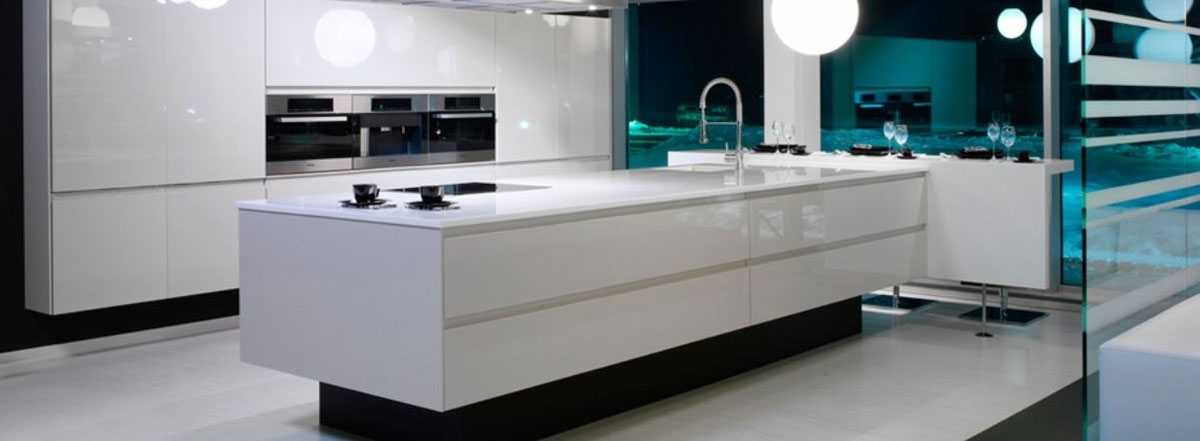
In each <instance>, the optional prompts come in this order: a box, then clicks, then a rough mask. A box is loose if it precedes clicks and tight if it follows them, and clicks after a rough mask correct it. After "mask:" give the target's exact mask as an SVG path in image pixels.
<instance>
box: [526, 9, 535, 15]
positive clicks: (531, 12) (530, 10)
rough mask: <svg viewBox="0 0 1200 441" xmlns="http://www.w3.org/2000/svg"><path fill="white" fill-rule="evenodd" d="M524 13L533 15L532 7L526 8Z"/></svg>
mask: <svg viewBox="0 0 1200 441" xmlns="http://www.w3.org/2000/svg"><path fill="white" fill-rule="evenodd" d="M525 15H533V10H532V9H526V10H525Z"/></svg>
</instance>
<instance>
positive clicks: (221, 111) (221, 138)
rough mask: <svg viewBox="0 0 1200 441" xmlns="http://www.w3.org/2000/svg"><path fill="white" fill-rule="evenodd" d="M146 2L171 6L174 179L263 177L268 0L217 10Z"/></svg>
mask: <svg viewBox="0 0 1200 441" xmlns="http://www.w3.org/2000/svg"><path fill="white" fill-rule="evenodd" d="M141 3H145V4H150V6H151V7H152V8H153V9H162V10H165V11H166V19H167V23H168V26H169V29H170V32H167V33H166V41H167V49H168V50H169V55H168V57H167V58H168V63H167V65H168V69H167V70H166V72H165V76H166V78H167V97H166V98H167V99H166V112H167V113H166V121H167V124H166V130H167V146H168V150H167V181H168V182H170V183H190V182H214V181H224V180H236V179H246V178H255V177H262V176H263V174H264V172H265V169H266V164H265V162H266V161H265V159H266V158H265V155H264V154H263V146H264V145H265V143H266V136H265V133H266V127H265V125H266V122H265V121H266V120H265V119H264V118H263V112H264V111H265V110H264V109H265V104H264V95H265V94H266V88H265V86H264V79H263V75H264V67H263V57H264V47H263V39H264V34H263V32H264V26H265V25H264V24H263V20H264V9H263V8H264V2H263V0H231V1H229V2H228V3H225V4H224V5H222V6H221V7H218V8H215V9H202V8H199V7H196V6H193V5H191V4H178V5H175V4H169V5H158V4H151V3H152V2H149V1H142V2H141ZM158 75H164V74H163V73H159V74H158ZM147 127H148V128H149V126H147Z"/></svg>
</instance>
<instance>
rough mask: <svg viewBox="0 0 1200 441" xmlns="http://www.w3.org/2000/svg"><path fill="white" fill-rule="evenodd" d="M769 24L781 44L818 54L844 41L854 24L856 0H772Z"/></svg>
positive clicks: (830, 50) (825, 52)
mask: <svg viewBox="0 0 1200 441" xmlns="http://www.w3.org/2000/svg"><path fill="white" fill-rule="evenodd" d="M771 25H772V26H774V27H775V34H776V35H778V36H779V39H780V40H783V44H785V45H787V47H789V48H791V49H792V50H794V51H796V52H799V53H802V54H805V55H821V54H827V53H830V52H833V51H835V50H837V48H839V47H842V45H843V44H846V40H849V39H850V36H851V35H854V29H855V28H856V27H858V0H774V1H773V2H772V3H771Z"/></svg>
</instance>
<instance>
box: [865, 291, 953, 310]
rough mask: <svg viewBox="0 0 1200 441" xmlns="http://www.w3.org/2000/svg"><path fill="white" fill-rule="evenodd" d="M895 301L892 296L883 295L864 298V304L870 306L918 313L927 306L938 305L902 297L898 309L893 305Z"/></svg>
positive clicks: (870, 295)
mask: <svg viewBox="0 0 1200 441" xmlns="http://www.w3.org/2000/svg"><path fill="white" fill-rule="evenodd" d="M894 300H895V299H894V298H893V297H892V296H888V295H883V294H869V295H865V296H863V299H862V304H864V305H869V306H878V307H880V308H897V309H904V310H908V311H916V310H918V309H921V308H924V307H926V306H929V305H932V304H934V303H937V302H935V301H933V300H925V299H913V298H908V297H903V296H902V297H900V306H899V307H896V306H895V305H894V304H893V301H894Z"/></svg>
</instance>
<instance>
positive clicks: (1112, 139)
mask: <svg viewBox="0 0 1200 441" xmlns="http://www.w3.org/2000/svg"><path fill="white" fill-rule="evenodd" d="M1198 136H1200V129H1195V130H1175V131H1171V132H1154V133H1139V134H1135V135H1117V136H1097V137H1095V138H1087V139H1084V140H1083V146H1084V147H1087V148H1093V147H1105V146H1110V145H1121V144H1134V143H1139V142H1153V141H1166V140H1169V139H1184V138H1193V137H1198Z"/></svg>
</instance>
